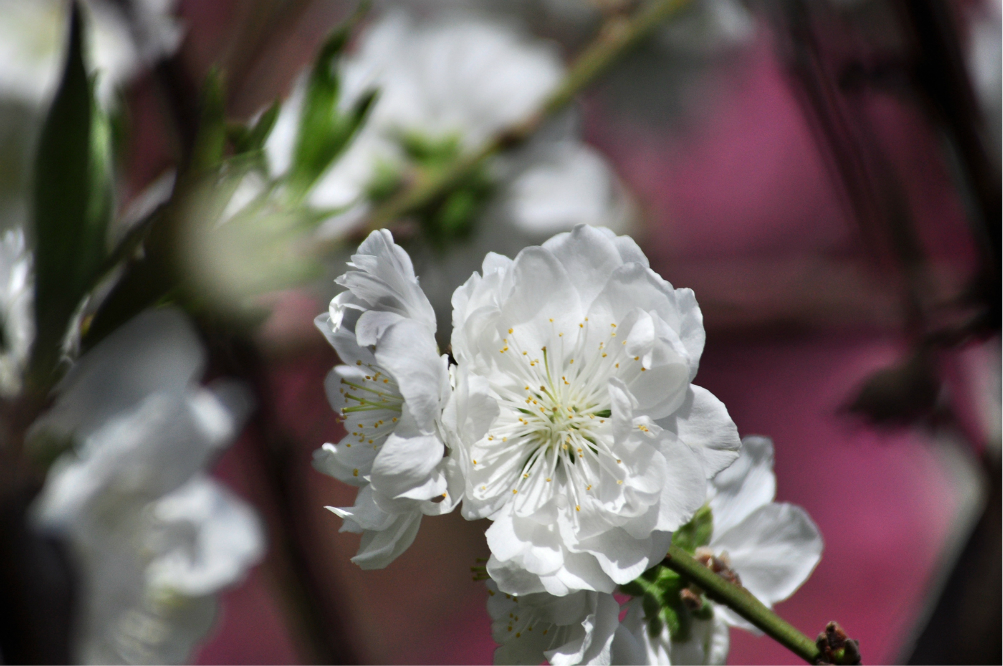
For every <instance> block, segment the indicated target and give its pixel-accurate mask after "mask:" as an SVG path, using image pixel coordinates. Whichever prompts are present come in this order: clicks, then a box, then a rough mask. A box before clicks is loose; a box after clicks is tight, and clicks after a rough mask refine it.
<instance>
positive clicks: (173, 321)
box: [35, 308, 205, 437]
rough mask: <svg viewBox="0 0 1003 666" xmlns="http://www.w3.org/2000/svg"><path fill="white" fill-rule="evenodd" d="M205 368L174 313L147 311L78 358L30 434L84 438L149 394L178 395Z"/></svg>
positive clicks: (191, 332)
mask: <svg viewBox="0 0 1003 666" xmlns="http://www.w3.org/2000/svg"><path fill="white" fill-rule="evenodd" d="M204 367H205V352H204V351H203V349H202V345H201V343H200V342H199V338H198V334H197V333H196V332H195V329H194V328H193V327H192V325H191V323H190V322H189V321H188V319H187V317H185V315H183V314H182V313H181V312H180V311H179V310H174V309H170V308H167V309H159V310H147V311H146V312H143V313H142V314H140V315H138V316H137V317H135V318H134V319H132V320H130V321H129V322H128V323H127V324H125V325H124V326H122V327H120V328H119V329H118V330H116V331H115V332H114V333H112V334H111V335H109V336H108V337H107V338H105V339H104V340H102V341H101V342H100V343H99V344H98V345H97V346H95V347H94V349H92V350H90V351H89V352H87V353H86V354H84V355H83V356H82V357H81V358H80V360H78V361H77V362H76V363H75V364H74V365H73V367H71V368H70V370H69V371H68V372H67V373H66V376H65V377H64V378H63V380H62V381H61V382H60V383H59V386H58V387H57V388H56V390H57V392H58V394H59V396H58V398H57V399H56V404H55V405H54V406H53V408H52V409H51V410H49V411H48V412H47V413H46V414H45V415H43V416H42V418H41V419H39V421H38V423H37V425H36V426H35V427H36V428H53V429H56V430H58V431H60V432H64V433H70V432H76V433H77V434H78V436H81V437H83V436H86V435H87V434H88V433H90V432H92V431H93V430H94V429H96V428H98V427H100V426H101V424H103V423H104V422H105V421H107V420H108V419H109V418H110V417H112V416H113V415H115V414H120V413H123V412H125V411H127V410H129V409H130V408H132V407H134V406H135V405H137V404H138V403H139V402H141V401H142V400H143V399H145V398H146V397H147V396H149V395H150V394H152V393H175V394H177V393H181V392H182V391H184V390H186V389H187V388H188V387H189V386H190V385H191V384H192V382H194V381H196V380H197V379H198V378H199V377H200V376H201V374H202V371H203V368H204Z"/></svg>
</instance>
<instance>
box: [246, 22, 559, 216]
mask: <svg viewBox="0 0 1003 666" xmlns="http://www.w3.org/2000/svg"><path fill="white" fill-rule="evenodd" d="M338 73H339V76H340V80H341V99H340V103H341V105H342V107H343V109H344V110H347V109H348V108H350V107H351V106H352V105H353V104H354V103H355V102H356V101H357V100H358V99H359V98H360V97H361V96H362V95H363V94H365V93H367V92H368V91H370V90H373V89H376V90H378V91H379V97H378V99H377V101H376V103H375V105H374V106H373V108H372V109H371V111H370V114H369V118H368V120H367V121H366V124H365V125H364V126H363V129H362V130H361V131H360V133H359V135H358V136H357V137H356V138H355V140H354V141H353V143H352V145H351V146H350V147H349V149H348V150H347V151H346V153H345V154H344V155H343V156H342V157H340V158H339V159H338V160H337V161H336V162H335V163H334V164H333V165H332V167H331V168H330V170H329V171H328V172H327V173H326V174H324V175H323V176H322V177H321V178H320V180H319V182H318V183H317V184H316V186H315V187H314V188H313V191H312V193H311V195H310V201H311V203H313V204H314V205H316V206H318V207H322V208H328V207H330V208H340V207H344V206H348V205H351V204H356V203H359V204H362V202H361V200H360V197H363V196H364V195H365V191H366V189H367V187H369V185H370V184H371V182H372V181H373V179H374V176H375V175H376V169H377V167H379V166H381V164H387V165H392V166H395V167H399V166H401V165H402V164H403V163H404V162H405V159H406V156H405V154H404V152H403V150H402V148H401V145H400V138H401V136H402V135H403V134H405V133H408V132H416V133H419V134H420V135H422V136H424V137H427V138H430V139H435V140H439V139H447V138H455V139H456V140H458V141H459V143H460V146H461V147H462V148H463V149H466V150H470V149H474V148H477V147H479V146H480V145H481V143H483V142H484V141H485V140H486V139H487V138H488V137H490V136H491V135H492V134H494V133H495V132H497V131H499V130H501V129H503V128H505V127H507V126H508V125H509V124H511V123H513V122H515V121H517V120H520V119H521V118H523V117H525V116H526V115H528V114H529V113H530V112H531V111H532V110H533V109H535V108H536V106H537V105H538V104H539V103H540V102H541V101H542V100H543V98H544V96H545V95H546V94H547V93H548V92H550V91H551V90H552V89H553V88H554V87H555V86H556V85H557V83H558V82H559V81H560V79H561V76H562V74H563V67H562V65H561V61H560V59H559V57H558V55H557V53H556V50H555V49H554V48H553V47H552V46H551V45H549V44H547V43H544V42H540V41H531V40H530V38H529V37H528V36H526V35H523V34H521V33H519V32H517V31H516V30H514V29H511V28H510V27H508V26H505V25H501V24H498V23H494V22H489V21H486V20H482V19H478V18H474V17H472V16H464V17H449V18H448V19H447V20H441V21H426V22H416V21H414V20H412V19H411V18H410V17H409V16H408V15H407V14H405V13H403V12H392V13H389V14H388V15H386V16H384V17H383V18H382V19H380V20H379V21H377V22H376V23H375V24H374V25H373V26H372V27H371V28H370V29H369V30H368V31H366V33H365V34H364V35H363V36H362V37H361V39H360V42H359V47H358V50H357V51H356V52H355V53H354V54H352V55H350V56H348V57H346V58H344V59H343V60H342V62H341V65H340V68H339V72H338ZM305 86H306V76H305V75H303V76H301V78H300V80H299V82H298V83H297V86H296V88H295V89H294V91H293V93H292V95H291V96H290V98H289V99H288V100H287V101H286V103H285V104H284V105H283V108H282V112H281V113H280V115H279V118H278V121H277V122H276V125H275V129H274V130H273V132H272V134H271V136H270V137H269V139H268V143H267V144H266V150H267V151H268V157H269V160H270V164H271V168H272V169H273V171H274V172H275V173H278V174H281V173H284V172H285V171H287V170H288V168H289V166H290V164H291V162H292V152H293V145H294V141H295V137H296V130H297V126H298V122H299V118H300V109H301V108H302V104H303V95H304V90H305ZM358 214H359V212H358V211H356V212H355V215H356V216H357V215H358ZM337 222H338V221H337V220H335V221H333V222H332V223H329V225H328V230H329V231H330V232H331V233H332V234H333V235H337Z"/></svg>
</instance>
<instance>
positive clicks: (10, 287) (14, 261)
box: [0, 228, 35, 398]
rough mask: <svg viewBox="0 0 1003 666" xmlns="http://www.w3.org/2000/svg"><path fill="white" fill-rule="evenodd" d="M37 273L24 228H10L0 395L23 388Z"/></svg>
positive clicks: (0, 290) (1, 294) (0, 307)
mask: <svg viewBox="0 0 1003 666" xmlns="http://www.w3.org/2000/svg"><path fill="white" fill-rule="evenodd" d="M34 291H35V287H34V276H33V274H32V256H31V252H29V251H28V249H27V248H26V247H25V242H24V231H23V230H21V228H17V229H10V230H8V231H7V232H5V233H4V234H3V237H2V238H0V397H2V398H11V397H13V396H15V395H17V394H18V393H19V392H20V391H21V380H22V374H23V372H24V369H25V365H26V364H27V362H28V353H29V352H30V351H31V343H32V340H33V339H34V338H35V317H34V313H33V312H32V300H33V298H34Z"/></svg>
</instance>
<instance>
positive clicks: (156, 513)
mask: <svg viewBox="0 0 1003 666" xmlns="http://www.w3.org/2000/svg"><path fill="white" fill-rule="evenodd" d="M204 365H205V357H204V352H203V350H202V348H201V345H200V343H199V341H198V337H197V334H196V333H195V331H194V330H193V328H192V327H191V325H190V324H189V323H188V321H187V320H186V319H185V318H184V316H183V315H181V314H180V313H179V312H177V311H174V310H159V311H149V312H146V313H144V314H142V315H140V316H138V317H136V318H135V319H133V320H132V321H131V322H129V323H128V324H126V325H125V326H123V327H121V328H120V329H118V330H117V331H116V332H115V333H113V334H112V335H110V336H109V337H108V338H107V339H105V340H104V341H102V342H101V343H100V344H98V345H97V346H96V347H94V349H92V350H91V351H89V352H88V353H87V354H85V355H84V356H83V357H81V358H80V360H79V361H77V362H76V364H74V366H73V367H72V368H71V369H70V370H69V372H68V373H67V375H66V377H65V378H64V379H63V381H62V382H61V383H60V385H59V386H58V388H57V398H56V401H55V404H54V405H53V407H52V409H51V410H50V411H48V412H47V413H45V414H43V415H42V416H41V417H40V418H39V420H38V421H37V422H36V423H35V424H34V426H33V427H32V431H31V433H30V436H29V442H30V443H32V445H33V446H36V447H38V446H44V445H45V443H47V442H48V443H49V445H50V446H51V442H53V441H56V442H65V441H69V442H72V445H71V447H70V448H69V450H67V451H66V452H65V453H63V454H62V455H61V456H60V457H59V458H58V459H57V460H56V461H55V462H54V463H53V465H52V466H51V468H50V470H49V473H48V476H47V478H46V482H45V485H44V487H43V489H42V491H41V493H40V494H39V496H38V498H37V499H36V501H35V503H34V505H33V507H32V511H33V515H34V519H35V522H36V525H37V526H38V527H39V529H42V530H46V531H52V532H55V533H57V534H59V535H61V536H63V537H64V538H66V539H67V540H68V542H69V544H70V546H71V552H72V554H73V556H74V559H75V562H76V567H77V570H78V571H79V573H80V590H81V592H80V595H79V598H78V610H77V611H76V616H77V617H78V618H79V620H78V628H77V631H76V634H75V640H74V654H75V657H76V659H78V660H79V661H81V662H82V663H183V662H184V661H186V660H187V659H188V656H189V653H190V652H191V650H192V648H193V647H194V645H195V644H196V643H197V642H198V641H199V640H201V639H202V638H203V637H204V636H205V635H206V633H207V632H208V630H209V628H210V626H211V623H212V621H213V618H214V615H215V608H216V600H215V595H216V593H217V592H219V591H220V590H221V589H223V588H225V587H227V586H229V585H232V584H234V583H236V582H238V581H239V580H241V579H242V578H243V576H244V574H245V572H246V571H247V570H248V569H249V568H250V567H251V566H252V565H253V564H254V563H255V562H256V561H257V560H259V559H260V558H261V555H262V551H263V548H264V540H263V535H262V529H261V526H260V523H259V521H258V519H257V516H256V515H255V514H254V512H253V511H252V510H251V509H250V508H249V507H248V506H247V505H246V504H245V503H244V502H243V501H241V500H240V499H238V498H237V497H236V496H234V495H233V494H232V493H230V492H229V491H228V490H226V489H225V488H224V487H223V486H222V485H220V484H219V483H217V482H216V481H214V480H212V479H211V478H210V477H209V476H208V475H207V474H206V473H205V471H204V470H205V468H206V467H207V466H208V465H209V464H210V463H211V462H212V460H213V458H214V457H215V456H216V455H218V454H219V453H220V452H221V451H222V449H223V448H225V447H226V446H227V445H228V444H229V443H230V442H231V441H232V440H233V439H234V437H235V436H236V435H237V433H238V432H239V429H240V424H241V422H242V421H243V418H244V416H245V415H246V413H247V410H248V406H249V400H248V398H247V397H246V396H245V395H244V392H243V391H242V389H240V388H239V387H237V386H235V385H226V384H223V385H219V386H217V387H216V388H215V389H213V390H210V389H205V388H201V387H200V386H198V384H196V383H195V382H196V380H197V379H198V377H199V376H200V375H201V373H202V370H203V368H204Z"/></svg>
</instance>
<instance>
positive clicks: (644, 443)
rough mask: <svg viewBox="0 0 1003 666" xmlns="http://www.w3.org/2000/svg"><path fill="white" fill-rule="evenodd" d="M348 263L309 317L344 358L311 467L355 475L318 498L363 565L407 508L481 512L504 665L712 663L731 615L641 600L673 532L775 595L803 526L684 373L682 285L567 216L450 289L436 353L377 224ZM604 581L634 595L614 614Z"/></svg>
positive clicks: (810, 556)
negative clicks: (356, 537)
mask: <svg viewBox="0 0 1003 666" xmlns="http://www.w3.org/2000/svg"><path fill="white" fill-rule="evenodd" d="M350 268H351V270H349V271H348V272H347V273H345V274H344V275H343V276H341V277H340V278H339V279H338V280H337V282H338V284H340V285H341V286H343V287H345V291H344V292H342V293H341V294H339V295H338V296H337V297H335V299H334V300H333V301H332V303H331V309H330V313H329V314H325V315H321V316H320V317H318V319H317V325H318V327H320V329H321V330H322V331H323V332H324V333H325V335H326V336H327V337H328V339H329V341H330V342H331V344H332V345H333V346H334V347H335V349H336V350H337V351H338V353H339V355H340V357H341V359H342V361H343V362H344V363H345V365H339V366H337V367H336V368H335V369H334V370H333V371H332V372H331V374H330V375H329V377H328V380H327V383H326V386H327V392H328V396H329V398H330V400H331V404H332V406H333V407H334V408H335V409H336V410H337V411H338V412H339V413H340V414H341V415H342V416H343V418H344V420H345V426H346V430H347V432H348V434H347V435H346V436H345V438H344V439H343V440H342V441H341V442H339V443H338V444H326V445H324V447H323V448H322V449H321V450H319V451H318V452H317V453H316V457H315V465H316V467H317V468H318V469H320V470H321V471H323V472H326V473H328V474H330V475H331V476H334V477H336V478H338V479H341V480H342V481H346V482H348V483H351V484H353V485H357V486H360V491H359V495H358V498H357V500H356V503H355V506H353V507H351V508H341V509H339V508H332V510H333V511H334V512H335V513H337V514H338V515H339V516H341V517H342V518H344V519H345V522H344V526H343V529H344V530H349V531H355V532H362V533H363V540H362V545H361V547H360V549H359V554H358V555H357V556H356V558H355V561H356V562H358V563H359V564H360V565H362V566H363V567H365V568H373V567H382V566H386V565H387V564H389V563H390V562H391V561H392V560H393V559H394V558H396V557H397V556H398V555H400V554H401V552H403V550H404V549H405V548H406V547H407V546H408V545H409V544H410V542H411V541H412V540H413V539H414V536H415V533H416V531H417V528H418V520H419V519H420V517H421V515H422V514H433V513H444V512H447V511H450V510H452V509H453V508H454V507H456V506H457V505H460V504H461V503H462V514H463V516H464V517H465V518H467V519H471V520H473V519H479V518H488V519H489V520H491V521H492V524H491V526H490V528H489V529H488V530H487V532H486V538H487V543H488V546H489V547H490V550H491V558H490V560H489V561H488V563H487V566H486V568H485V575H486V577H490V579H491V582H490V583H489V595H490V601H489V611H490V613H491V615H492V617H493V619H494V635H495V639H496V641H498V642H499V643H500V644H501V647H500V648H499V650H498V653H497V655H496V659H497V660H498V661H499V662H503V663H539V662H540V661H542V660H543V659H547V660H549V661H551V663H555V664H557V663H560V664H564V663H567V664H570V663H609V662H610V660H611V659H612V660H613V661H615V662H621V661H622V662H623V663H649V662H662V661H665V660H667V659H672V660H673V661H676V662H680V661H681V662H689V661H693V662H694V663H704V662H709V661H719V660H721V659H723V655H724V654H726V653H727V627H728V626H729V625H734V626H742V627H748V625H747V624H745V622H744V621H743V620H741V619H740V618H738V617H737V616H736V615H734V614H733V613H732V612H730V611H729V610H728V609H720V608H716V607H714V606H713V605H712V604H711V603H710V602H709V601H706V600H705V599H703V598H702V597H701V596H700V593H699V592H697V593H693V592H692V591H690V592H688V593H685V594H688V595H689V596H690V597H693V600H691V601H692V603H690V606H693V604H694V603H695V604H696V606H694V607H693V608H690V606H687V607H686V608H683V607H682V606H679V608H678V612H677V611H676V610H673V609H671V608H670V609H669V610H667V611H666V612H667V613H668V612H670V611H671V613H673V615H671V617H669V616H667V615H664V614H662V615H659V614H658V613H655V614H652V612H651V609H650V608H649V607H648V605H646V604H644V603H642V600H643V597H644V595H645V593H646V592H645V590H647V589H649V588H650V585H653V584H654V583H650V584H649V581H648V579H649V578H651V577H652V575H654V574H657V573H658V569H659V566H658V565H659V563H660V562H661V561H662V559H663V557H664V556H665V553H666V551H667V550H668V547H669V544H670V542H672V543H677V545H679V544H687V543H688V544H689V545H690V547H691V550H693V552H695V554H696V556H697V557H698V558H700V559H702V560H704V561H706V562H707V563H708V566H715V567H718V568H719V569H721V570H727V571H728V572H731V573H733V574H734V575H735V576H736V578H737V577H741V580H742V581H743V582H744V583H745V585H746V587H747V589H749V591H750V592H752V593H753V594H754V595H756V596H757V597H758V598H760V599H761V600H762V601H764V603H768V604H770V603H774V602H776V601H779V600H781V599H783V598H786V597H787V596H789V595H790V594H791V593H793V591H794V590H795V589H796V588H797V587H798V586H799V585H800V584H801V583H802V582H803V581H804V580H805V579H806V578H807V576H808V575H809V574H810V572H811V570H812V569H813V568H814V566H815V564H816V563H817V561H818V558H819V556H820V554H821V539H820V537H819V534H818V531H817V529H816V528H815V526H814V524H813V523H812V522H811V520H810V519H809V518H808V517H807V515H806V514H805V513H804V512H803V511H802V510H800V509H798V508H797V507H792V506H789V505H783V504H774V503H772V499H773V495H774V490H775V481H774V478H773V473H772V444H771V443H770V442H769V440H765V439H761V438H747V439H746V440H745V442H744V444H743V443H742V442H740V440H739V436H738V431H737V428H736V427H735V424H734V423H733V422H732V420H731V418H730V417H729V415H728V412H727V409H726V408H725V406H724V405H723V404H722V403H721V402H720V401H719V400H718V399H717V398H715V397H714V396H713V395H711V393H710V392H708V391H707V390H705V389H703V388H701V387H699V386H696V385H694V384H693V383H692V382H693V380H694V378H695V376H696V374H697V368H698V365H699V361H700V356H701V354H702V352H703V346H704V330H703V323H702V318H701V314H700V309H699V307H698V305H697V303H696V300H695V298H694V296H693V292H692V291H690V290H688V289H675V288H674V287H673V286H672V285H670V284H669V283H668V282H666V281H665V280H663V279H662V278H661V277H660V276H659V275H658V274H657V273H655V272H654V271H653V270H651V268H650V266H649V265H648V261H647V259H646V257H645V255H644V253H643V252H642V251H641V250H640V248H639V247H638V246H637V245H636V244H635V243H634V242H633V241H632V240H631V239H630V238H628V237H626V236H616V235H615V234H614V233H612V232H611V231H609V230H607V229H598V228H593V227H589V226H586V225H579V226H577V227H576V228H575V229H574V230H573V231H571V232H565V233H561V234H558V235H556V236H554V237H553V238H551V239H550V240H548V241H547V242H545V243H544V244H543V245H542V246H538V247H528V248H526V249H524V250H522V251H521V252H520V253H519V254H518V255H517V256H516V257H515V259H510V258H508V257H504V256H501V255H498V254H494V253H489V254H488V255H487V256H486V257H485V258H484V262H483V266H482V270H481V271H480V272H479V273H474V274H473V275H472V276H471V277H470V279H469V280H467V281H466V283H465V284H463V285H462V286H460V287H459V288H458V289H457V290H456V291H455V293H454V294H453V298H452V305H453V312H452V320H453V321H452V339H451V345H450V346H451V350H450V351H451V356H444V355H441V354H440V351H439V350H438V349H437V347H436V344H435V331H436V321H435V316H434V313H433V311H432V308H431V306H430V304H429V302H428V300H427V298H426V297H425V296H424V294H423V292H422V290H421V288H420V287H419V285H418V280H417V278H416V276H415V274H414V270H413V266H412V264H411V261H410V259H409V257H408V255H407V253H406V252H405V251H404V250H403V249H402V248H400V247H398V246H397V245H395V244H394V243H393V239H392V237H391V235H390V233H389V232H388V231H386V230H382V231H378V232H374V233H373V234H372V235H370V237H369V238H368V239H367V240H366V241H365V242H364V243H363V244H362V245H361V246H360V248H359V250H358V252H357V253H356V254H355V255H353V257H352V263H351V264H350ZM740 453H741V454H740ZM694 535H698V536H694ZM667 575H668V576H670V577H671V576H673V575H675V574H672V573H671V572H668V573H667ZM665 579H666V577H665V576H663V577H661V578H659V580H660V581H662V580H665ZM673 584H676V585H677V587H679V589H678V590H675V592H674V594H676V597H677V598H678V599H681V598H682V597H680V596H679V595H680V594H684V593H683V591H682V587H680V586H679V579H678V577H676V580H675V583H673ZM618 586H623V588H622V589H621V588H619V587H618ZM646 586H647V587H646ZM617 592H623V593H626V594H631V595H634V596H636V598H635V599H634V600H633V601H630V602H629V603H628V605H627V609H626V616H625V617H624V621H623V622H622V623H621V622H620V621H619V619H618V618H619V615H620V612H621V607H620V604H619V603H618V602H617V600H616V598H615V597H614V596H613V595H614V593H617ZM660 594H662V596H661V597H660V598H662V599H664V598H667V597H666V596H665V591H664V590H662V591H661V592H660ZM680 603H681V601H680ZM677 605H678V604H677ZM691 611H692V612H691ZM680 613H683V614H685V617H684V618H683V620H685V622H684V624H680V622H683V620H680V616H679V614H680Z"/></svg>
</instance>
